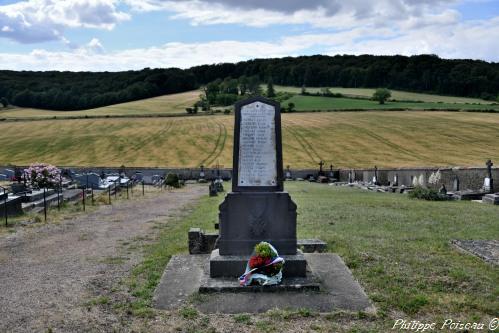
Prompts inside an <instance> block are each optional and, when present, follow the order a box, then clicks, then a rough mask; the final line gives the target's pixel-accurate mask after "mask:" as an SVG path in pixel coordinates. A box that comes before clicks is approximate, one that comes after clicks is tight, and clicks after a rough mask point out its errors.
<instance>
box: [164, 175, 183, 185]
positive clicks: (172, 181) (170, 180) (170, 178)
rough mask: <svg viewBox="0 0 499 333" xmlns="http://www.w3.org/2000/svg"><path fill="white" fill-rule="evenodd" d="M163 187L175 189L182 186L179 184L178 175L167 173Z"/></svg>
mask: <svg viewBox="0 0 499 333" xmlns="http://www.w3.org/2000/svg"><path fill="white" fill-rule="evenodd" d="M165 185H167V186H171V187H175V188H180V187H182V185H181V183H180V178H179V177H178V175H177V174H176V173H169V174H168V175H167V176H166V179H165Z"/></svg>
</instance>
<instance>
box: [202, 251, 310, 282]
mask: <svg viewBox="0 0 499 333" xmlns="http://www.w3.org/2000/svg"><path fill="white" fill-rule="evenodd" d="M281 257H282V258H283V259H284V261H285V262H284V269H283V272H282V275H283V277H305V276H307V261H306V259H305V256H304V255H303V253H302V252H301V251H299V250H298V251H297V253H296V254H294V255H282V256H281ZM248 259H249V256H239V255H238V256H223V255H220V253H219V251H218V249H217V250H213V252H211V256H210V277H212V278H218V277H233V278H237V277H239V276H241V275H243V274H244V271H245V270H246V264H247V262H248Z"/></svg>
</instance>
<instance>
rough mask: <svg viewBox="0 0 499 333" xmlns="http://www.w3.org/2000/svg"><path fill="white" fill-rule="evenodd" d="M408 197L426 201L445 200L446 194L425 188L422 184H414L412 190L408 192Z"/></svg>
mask: <svg viewBox="0 0 499 333" xmlns="http://www.w3.org/2000/svg"><path fill="white" fill-rule="evenodd" d="M409 198H413V199H422V200H428V201H443V200H447V196H444V195H441V194H440V193H438V191H436V190H433V189H430V188H425V187H422V186H416V187H415V188H414V190H412V191H411V192H409Z"/></svg>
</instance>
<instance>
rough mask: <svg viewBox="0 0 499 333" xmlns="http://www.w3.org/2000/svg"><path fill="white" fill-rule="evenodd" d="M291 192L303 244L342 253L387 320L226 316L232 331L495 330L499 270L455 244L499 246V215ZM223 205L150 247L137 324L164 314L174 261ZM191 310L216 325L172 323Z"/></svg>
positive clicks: (320, 190)
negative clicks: (431, 326) (157, 301)
mask: <svg viewBox="0 0 499 333" xmlns="http://www.w3.org/2000/svg"><path fill="white" fill-rule="evenodd" d="M285 187H286V189H287V190H288V191H289V192H290V193H291V196H292V198H293V200H294V201H295V202H296V203H297V205H298V213H299V214H298V237H299V238H320V239H322V240H324V241H326V242H327V243H328V250H329V252H335V253H338V254H339V255H340V256H341V257H342V258H343V260H344V261H345V262H346V263H347V265H348V266H349V267H350V269H351V270H352V272H353V274H354V276H355V278H356V279H357V280H358V281H359V282H360V283H361V285H362V286H363V287H364V289H365V291H366V293H367V294H368V296H369V297H370V299H371V300H372V301H373V303H374V304H375V306H376V307H377V309H378V314H377V315H376V316H374V317H371V316H366V315H364V314H353V315H342V314H337V313H336V314H329V315H321V316H317V315H316V314H311V313H310V312H307V311H306V309H304V310H302V311H300V312H299V313H295V314H290V313H289V312H288V313H286V312H285V311H274V312H270V313H267V314H262V315H259V316H251V320H248V318H246V319H245V320H243V319H241V318H240V315H239V316H222V315H217V318H220V320H221V322H227V321H230V318H233V321H231V323H232V324H231V325H234V326H233V327H231V330H232V331H234V330H237V331H247V330H250V331H266V332H274V331H275V332H283V331H290V330H294V331H311V330H316V331H331V330H332V331H349V332H372V331H374V332H386V331H388V330H389V329H390V328H391V327H392V326H393V324H394V321H395V320H396V319H406V320H408V321H411V320H419V321H422V322H437V326H438V327H439V326H440V325H441V324H442V323H443V322H444V320H446V319H449V318H450V319H452V320H454V321H461V322H484V323H487V324H488V322H489V321H490V319H491V318H493V317H497V314H498V313H499V284H498V281H499V270H498V269H497V267H494V266H492V265H490V264H486V263H485V262H483V261H481V260H480V259H477V258H475V257H473V256H470V255H466V254H462V253H460V252H458V251H456V250H455V249H454V248H452V247H451V245H449V241H450V240H451V239H499V229H498V228H497V219H498V217H499V208H498V207H495V206H488V205H481V204H477V203H472V202H464V201H462V202H427V201H419V200H414V199H409V198H407V196H405V195H399V194H381V193H373V192H367V191H361V190H357V189H350V188H337V187H331V186H327V185H319V184H310V183H305V182H291V183H286V184H285ZM221 200H222V198H221V197H216V198H209V197H205V198H204V199H203V200H202V201H201V203H200V204H199V205H198V206H196V207H193V208H192V211H191V212H190V213H189V215H188V216H186V217H185V218H182V219H180V220H179V221H177V222H176V223H170V224H168V225H167V226H166V227H165V229H163V230H161V231H160V235H159V240H158V242H157V243H155V244H153V245H150V246H149V247H147V248H146V250H145V255H146V259H145V261H144V262H143V263H142V264H140V265H139V266H137V267H136V269H135V271H134V273H133V276H132V277H131V280H130V286H131V288H132V290H133V291H134V295H135V296H136V297H137V299H136V300H135V301H134V302H133V303H132V304H131V307H132V309H133V312H134V313H135V314H136V315H154V312H152V311H151V310H150V309H149V305H150V301H151V297H152V292H153V290H154V288H155V287H156V285H157V283H158V281H159V279H160V276H161V274H162V272H163V270H164V267H165V266H166V264H167V262H168V260H169V259H170V257H171V256H172V255H175V254H177V253H186V252H187V231H188V229H189V228H190V227H193V226H196V227H201V228H204V229H205V230H208V231H210V230H212V229H213V223H214V222H215V221H216V220H217V213H218V203H219V202H220V201H221ZM284 306H285V305H284ZM186 309H187V310H186ZM186 311H189V313H194V314H195V315H193V316H192V318H190V319H191V320H189V321H188V322H187V323H186V325H191V328H192V327H194V328H196V327H197V328H198V329H200V327H201V325H202V323H203V322H205V321H206V318H207V317H205V316H204V315H200V314H197V313H196V312H195V310H193V309H190V308H183V309H180V310H179V314H175V313H173V314H171V316H177V315H178V316H184V312H186ZM184 317H185V316H184ZM269 318H271V320H269ZM248 322H250V323H248ZM248 325H249V326H248ZM218 328H219V329H223V327H218ZM195 330H196V329H195ZM195 330H194V331H195Z"/></svg>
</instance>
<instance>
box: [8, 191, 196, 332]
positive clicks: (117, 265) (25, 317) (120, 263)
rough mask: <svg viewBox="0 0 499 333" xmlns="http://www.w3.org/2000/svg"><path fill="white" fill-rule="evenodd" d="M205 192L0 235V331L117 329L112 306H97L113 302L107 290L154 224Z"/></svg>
mask: <svg viewBox="0 0 499 333" xmlns="http://www.w3.org/2000/svg"><path fill="white" fill-rule="evenodd" d="M205 193H206V188H205V187H201V186H189V187H187V188H185V189H181V190H176V191H173V192H161V193H159V192H158V193H157V195H154V196H152V195H151V196H149V197H146V198H140V199H137V200H129V201H128V200H121V201H118V202H115V203H114V204H113V206H101V207H99V208H98V209H97V210H96V211H94V212H91V213H89V214H79V215H78V216H76V217H75V218H73V219H69V220H65V221H63V222H62V223H60V224H48V225H44V226H40V227H36V228H20V229H19V230H18V232H16V233H15V234H12V235H6V236H0V267H1V269H0V318H1V320H0V331H1V332H45V331H50V330H53V331H54V332H81V331H91V332H93V331H104V332H107V331H113V329H115V328H117V327H123V320H124V319H123V318H121V317H119V316H118V315H117V313H118V312H116V311H112V306H99V305H104V304H113V303H114V300H113V299H109V296H108V293H109V291H110V290H111V289H112V288H115V286H116V285H117V284H119V281H120V280H122V279H123V278H124V277H126V276H128V275H129V273H130V271H131V269H132V268H133V266H134V265H136V264H137V263H138V262H140V260H141V258H142V255H141V251H140V248H141V246H140V245H141V244H142V243H145V242H149V241H151V240H152V239H154V237H155V235H156V233H157V232H158V231H157V229H156V228H157V226H158V225H161V224H164V223H168V221H171V219H172V218H175V217H176V216H179V215H181V214H182V212H183V208H185V207H186V205H187V204H190V203H193V202H194V201H195V200H197V199H199V198H200V197H201V196H202V195H203V194H205ZM155 227H156V228H155ZM118 294H120V293H118Z"/></svg>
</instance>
